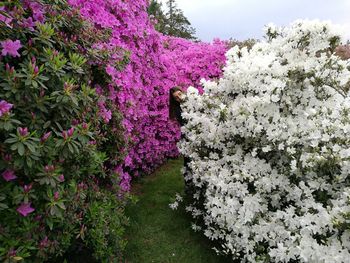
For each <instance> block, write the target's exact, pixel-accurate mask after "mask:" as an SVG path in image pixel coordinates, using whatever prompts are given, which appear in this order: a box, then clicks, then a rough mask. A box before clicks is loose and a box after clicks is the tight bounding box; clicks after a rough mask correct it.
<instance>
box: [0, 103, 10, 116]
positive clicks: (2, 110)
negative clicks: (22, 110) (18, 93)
mask: <svg viewBox="0 0 350 263" xmlns="http://www.w3.org/2000/svg"><path fill="white" fill-rule="evenodd" d="M12 107H13V105H12V104H11V103H8V102H7V101H5V100H0V117H1V116H2V115H5V114H6V113H8V112H9V111H10V110H11V109H12Z"/></svg>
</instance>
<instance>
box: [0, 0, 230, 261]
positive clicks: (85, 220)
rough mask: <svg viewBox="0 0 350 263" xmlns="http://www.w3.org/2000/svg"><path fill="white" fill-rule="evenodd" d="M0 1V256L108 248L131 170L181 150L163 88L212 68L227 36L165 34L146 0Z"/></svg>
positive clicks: (118, 245)
mask: <svg viewBox="0 0 350 263" xmlns="http://www.w3.org/2000/svg"><path fill="white" fill-rule="evenodd" d="M4 3H5V5H4V6H3V7H0V98H1V99H0V138H1V140H0V154H1V160H0V174H1V177H0V180H2V183H1V184H0V190H1V191H0V192H1V194H0V217H1V219H2V220H1V222H0V243H1V246H0V259H1V260H5V261H6V260H7V261H12V260H14V258H17V259H18V258H36V259H38V260H39V261H43V260H50V259H53V258H55V257H57V256H60V255H64V254H65V253H69V252H70V251H74V250H76V249H77V248H79V247H80V246H87V247H89V248H90V249H91V250H92V251H93V253H94V256H95V258H97V259H99V260H104V261H111V260H114V259H116V258H117V257H118V256H119V255H120V252H121V251H122V249H123V247H124V246H125V242H124V239H123V229H124V228H123V227H124V225H125V223H126V219H125V217H124V215H123V207H124V204H125V202H126V201H127V200H128V198H125V197H128V194H127V192H128V190H129V189H130V182H131V178H132V176H138V175H140V174H145V173H146V174H147V173H150V172H151V171H153V170H154V169H155V168H156V167H157V166H159V165H160V164H162V163H163V162H164V161H165V160H166V159H167V158H169V157H175V156H177V155H178V154H179V152H178V149H177V146H176V142H177V141H178V139H179V138H180V130H179V127H178V125H177V124H176V123H174V122H172V121H170V120H169V118H168V95H169V94H168V92H169V89H170V88H171V87H173V86H175V85H181V86H183V87H187V86H189V85H192V86H195V87H199V81H200V79H202V78H205V79H215V78H218V77H220V76H221V68H222V67H223V64H224V61H225V56H224V54H225V52H226V50H227V44H226V43H224V42H221V41H218V40H216V41H214V42H213V43H211V44H208V43H201V42H199V43H195V42H191V41H188V40H182V39H179V38H171V37H165V36H163V35H161V34H160V33H159V32H157V31H156V30H155V29H154V25H153V24H152V21H151V20H150V19H149V17H148V14H147V12H146V7H147V4H148V2H147V1H146V0H141V1H122V0H84V1H82V0H68V3H69V5H67V3H66V2H65V0H59V1H57V2H55V3H54V4H52V2H51V1H44V0H24V1H18V2H17V1H16V2H13V1H5V2H4ZM116 196H117V197H118V198H116ZM67 222H69V223H67ZM18 226H19V227H18Z"/></svg>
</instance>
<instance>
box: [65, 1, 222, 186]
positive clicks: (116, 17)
mask: <svg viewBox="0 0 350 263" xmlns="http://www.w3.org/2000/svg"><path fill="white" fill-rule="evenodd" d="M69 3H70V4H71V5H72V6H74V7H77V8H79V9H80V12H81V14H82V15H83V16H84V17H85V18H87V19H88V20H90V21H91V22H93V23H94V24H95V25H96V27H103V28H110V29H111V30H112V37H111V38H110V40H109V43H101V44H100V45H99V46H100V47H101V48H102V47H103V48H109V49H115V48H122V49H124V50H126V51H129V52H130V57H129V61H130V62H129V63H128V65H127V66H126V67H125V68H124V69H123V70H120V69H116V68H114V67H113V60H115V61H117V60H120V55H119V54H116V56H114V57H112V58H110V59H111V63H110V65H108V66H107V68H106V73H107V74H109V75H110V76H111V77H112V79H113V81H114V83H115V86H114V87H112V86H109V87H103V89H104V90H105V91H106V92H107V93H108V94H109V99H110V100H111V101H112V102H114V103H115V104H116V105H117V106H118V108H119V109H121V111H122V113H123V115H124V116H123V117H124V119H123V125H124V127H125V130H126V134H125V136H126V137H127V138H128V137H129V138H131V141H132V142H133V143H131V144H130V145H129V146H127V147H126V148H125V151H126V153H127V156H126V158H125V161H124V164H122V165H121V166H120V167H116V172H118V173H119V174H120V175H121V179H122V180H121V187H122V189H123V190H129V188H130V180H131V175H133V176H138V175H139V174H140V173H149V172H151V171H152V170H153V169H154V168H156V167H157V166H159V165H160V164H161V163H163V162H164V160H165V159H166V158H168V157H175V156H177V155H178V154H179V153H178V150H177V147H176V142H177V140H178V139H179V137H180V130H179V126H178V125H176V123H174V122H171V121H170V120H169V118H168V98H169V94H168V92H169V89H170V88H171V87H173V86H175V85H180V86H183V87H184V88H187V87H188V86H190V85H194V86H196V87H198V86H199V81H200V79H201V78H206V79H209V78H216V77H219V76H220V75H221V72H222V67H223V65H224V62H225V55H224V54H225V52H226V51H227V45H226V44H225V43H224V42H222V41H219V40H215V41H214V42H213V43H211V44H209V43H202V42H199V43H194V42H191V41H188V40H184V39H179V38H172V37H167V36H163V35H162V34H160V33H158V32H157V31H156V30H155V29H154V26H153V24H152V22H151V21H150V19H149V17H148V14H147V12H146V7H147V4H148V1H146V0H140V1H121V0H69ZM98 89H101V87H98ZM100 115H101V116H102V117H103V118H104V120H105V121H106V122H108V121H109V119H110V117H111V116H110V112H109V111H108V109H106V107H105V105H104V104H101V105H100Z"/></svg>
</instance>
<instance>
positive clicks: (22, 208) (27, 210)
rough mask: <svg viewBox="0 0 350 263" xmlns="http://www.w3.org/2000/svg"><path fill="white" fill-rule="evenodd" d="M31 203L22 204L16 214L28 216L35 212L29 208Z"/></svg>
mask: <svg viewBox="0 0 350 263" xmlns="http://www.w3.org/2000/svg"><path fill="white" fill-rule="evenodd" d="M30 205H31V203H22V204H21V205H20V206H19V207H18V208H17V212H18V213H20V214H21V215H22V216H27V215H28V214H30V213H32V212H34V211H35V209H34V208H33V207H31V206H30Z"/></svg>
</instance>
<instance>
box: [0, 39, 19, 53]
mask: <svg viewBox="0 0 350 263" xmlns="http://www.w3.org/2000/svg"><path fill="white" fill-rule="evenodd" d="M0 43H1V46H2V52H1V55H3V56H6V55H10V56H13V57H19V56H20V54H19V53H18V49H20V48H21V47H22V45H21V42H20V41H19V40H16V41H12V40H10V39H7V40H4V41H1V42H0Z"/></svg>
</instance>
